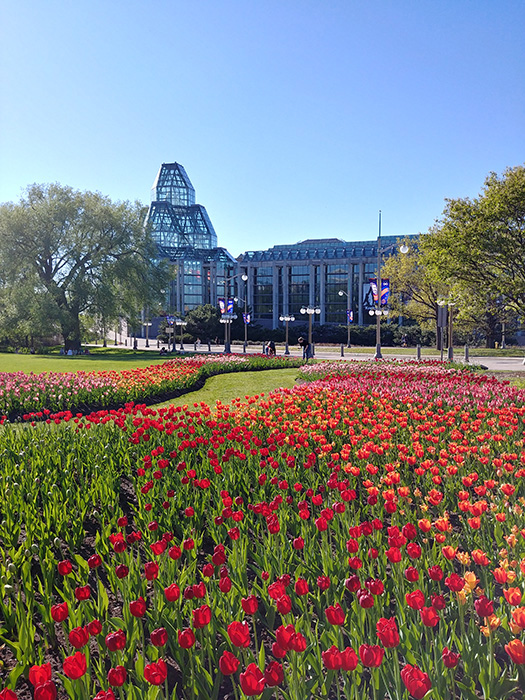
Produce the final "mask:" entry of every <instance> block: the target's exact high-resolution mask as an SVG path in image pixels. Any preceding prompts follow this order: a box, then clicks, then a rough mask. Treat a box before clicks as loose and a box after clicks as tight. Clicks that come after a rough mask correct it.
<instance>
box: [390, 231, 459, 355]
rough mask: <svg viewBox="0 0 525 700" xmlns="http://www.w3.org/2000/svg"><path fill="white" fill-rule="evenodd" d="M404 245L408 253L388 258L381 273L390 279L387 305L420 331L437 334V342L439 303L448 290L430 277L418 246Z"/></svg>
mask: <svg viewBox="0 0 525 700" xmlns="http://www.w3.org/2000/svg"><path fill="white" fill-rule="evenodd" d="M421 238H422V237H420V240H421ZM403 242H404V243H405V244H406V245H407V247H408V253H406V254H404V255H393V256H392V257H389V258H387V260H386V261H385V264H384V265H383V269H382V272H381V275H382V277H384V278H388V279H389V280H390V285H391V288H392V292H391V298H390V306H391V307H392V309H393V310H394V311H395V312H397V313H399V314H400V315H402V316H406V317H407V318H412V319H414V320H415V321H417V322H418V323H419V324H420V325H421V327H422V328H428V329H429V330H434V331H436V342H438V339H439V333H438V330H437V322H438V309H439V305H438V301H439V300H440V299H442V298H444V297H447V296H448V293H449V288H448V286H447V285H446V284H444V283H443V282H442V281H440V280H439V279H437V278H436V276H435V275H432V274H431V270H430V269H429V267H428V265H427V263H426V260H425V256H424V255H423V254H422V252H421V250H420V247H419V244H418V245H414V243H413V242H411V241H409V240H405V241H403Z"/></svg>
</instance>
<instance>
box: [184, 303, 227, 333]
mask: <svg viewBox="0 0 525 700" xmlns="http://www.w3.org/2000/svg"><path fill="white" fill-rule="evenodd" d="M220 318H221V314H220V311H219V309H218V308H217V307H215V306H213V305H212V304H204V305H202V306H197V307H196V308H195V309H191V311H188V313H187V314H186V317H185V320H186V321H187V322H188V325H187V326H186V333H188V334H189V335H191V336H192V338H194V339H195V340H196V339H197V338H200V339H201V340H202V341H203V342H204V341H208V340H210V341H213V340H214V339H215V338H216V337H217V338H221V337H222V336H223V335H224V326H223V325H222V324H221V322H220Z"/></svg>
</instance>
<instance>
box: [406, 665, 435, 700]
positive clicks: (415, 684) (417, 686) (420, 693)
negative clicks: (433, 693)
mask: <svg viewBox="0 0 525 700" xmlns="http://www.w3.org/2000/svg"><path fill="white" fill-rule="evenodd" d="M401 679H402V681H403V683H404V684H405V687H406V688H407V690H408V692H409V693H410V695H412V697H414V698H416V700H421V698H423V697H424V696H425V695H426V694H427V693H428V691H429V690H430V688H431V683H430V678H429V677H428V674H426V673H423V671H422V670H421V669H420V668H418V667H417V666H411V665H410V664H407V665H406V666H405V667H404V668H403V669H401Z"/></svg>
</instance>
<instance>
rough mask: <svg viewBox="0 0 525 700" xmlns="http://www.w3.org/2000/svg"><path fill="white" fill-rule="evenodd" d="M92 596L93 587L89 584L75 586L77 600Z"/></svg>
mask: <svg viewBox="0 0 525 700" xmlns="http://www.w3.org/2000/svg"><path fill="white" fill-rule="evenodd" d="M90 596H91V588H90V587H89V586H77V587H76V588H75V598H76V599H77V600H88V598H89V597H90Z"/></svg>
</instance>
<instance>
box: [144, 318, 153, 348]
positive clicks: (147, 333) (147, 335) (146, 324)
mask: <svg viewBox="0 0 525 700" xmlns="http://www.w3.org/2000/svg"><path fill="white" fill-rule="evenodd" d="M142 325H143V326H146V343H145V347H147V348H149V327H150V326H151V325H152V324H151V321H144V323H143V324H142Z"/></svg>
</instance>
